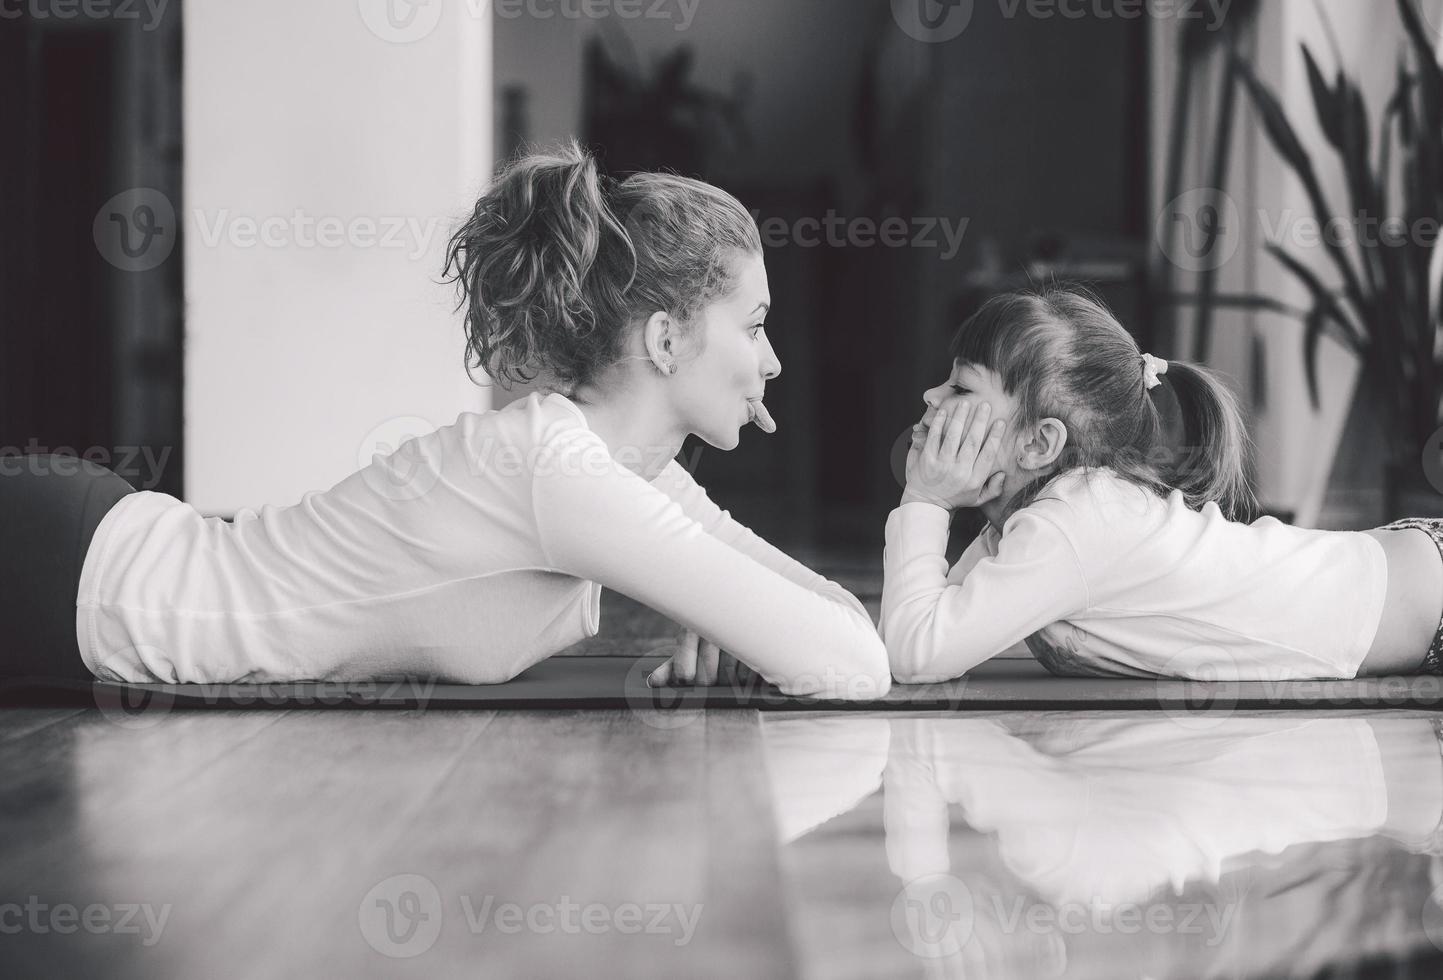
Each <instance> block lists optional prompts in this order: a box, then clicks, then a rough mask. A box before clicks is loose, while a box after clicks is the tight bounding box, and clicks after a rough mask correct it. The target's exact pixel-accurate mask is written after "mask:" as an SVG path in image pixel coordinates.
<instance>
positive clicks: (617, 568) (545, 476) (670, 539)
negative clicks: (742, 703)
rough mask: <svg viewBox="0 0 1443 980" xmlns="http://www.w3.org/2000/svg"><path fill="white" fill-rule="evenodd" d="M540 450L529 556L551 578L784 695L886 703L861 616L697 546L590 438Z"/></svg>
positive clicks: (691, 532)
mask: <svg viewBox="0 0 1443 980" xmlns="http://www.w3.org/2000/svg"><path fill="white" fill-rule="evenodd" d="M552 449H553V450H554V452H553V456H552V458H550V459H548V460H546V461H545V462H544V463H542V464H540V465H538V468H537V471H536V475H535V478H534V480H533V484H532V503H533V506H534V508H535V517H536V527H537V534H538V538H539V541H540V544H541V549H542V551H543V553H545V555H546V556H547V560H548V561H549V562H550V563H551V564H552V565H553V566H554V567H555V568H556V569H557V570H558V571H561V572H564V573H566V574H569V575H575V576H577V577H579V578H585V579H589V580H591V581H595V582H600V583H601V584H602V585H604V586H606V587H608V588H611V589H614V590H616V591H618V592H621V593H624V594H626V595H628V596H630V597H631V598H633V599H635V600H637V601H638V602H642V603H645V604H646V605H648V606H650V607H651V608H653V609H655V610H657V611H658V612H660V613H662V614H663V615H665V616H667V617H669V618H671V619H673V620H675V621H676V622H677V623H680V624H681V625H683V626H685V627H687V628H689V629H692V630H695V631H696V632H697V634H699V635H700V636H704V637H706V638H707V639H709V640H711V641H712V642H713V643H716V644H717V645H718V646H719V647H721V648H722V649H724V650H726V651H727V652H729V653H731V654H732V655H733V656H734V657H736V658H737V659H739V660H741V661H742V662H744V663H746V664H748V665H750V666H751V667H753V668H754V669H755V670H756V671H757V672H758V673H760V674H761V675H762V677H764V678H765V679H766V680H768V681H770V682H771V683H773V684H776V685H777V687H778V688H780V689H781V691H782V692H783V693H784V694H789V695H815V696H817V697H824V698H839V699H849V700H853V699H870V698H876V697H880V696H881V695H883V694H885V693H886V692H887V689H888V688H889V687H890V685H891V674H890V672H889V670H888V667H887V654H886V649H885V647H883V645H882V640H881V637H880V636H879V635H878V633H877V631H876V628H875V627H874V626H873V625H872V621H871V618H870V617H868V616H866V615H865V613H864V614H863V615H862V616H858V615H857V613H856V612H855V611H854V610H853V609H850V608H848V607H847V605H845V604H843V603H840V602H837V601H834V600H833V599H831V598H828V597H827V596H824V595H819V594H817V593H816V592H813V591H811V590H810V589H808V588H807V587H805V586H804V585H801V584H798V583H797V582H795V581H792V580H791V579H790V578H788V577H787V576H785V575H783V574H780V573H779V572H777V571H775V570H773V569H772V568H769V567H767V565H766V564H763V563H762V562H761V561H759V560H758V559H757V558H754V557H752V556H751V555H748V554H745V553H743V552H742V551H739V550H737V548H735V547H733V546H732V545H731V544H729V543H727V542H726V541H724V540H720V539H719V538H717V537H715V536H713V535H712V534H709V533H708V532H707V530H706V528H705V527H704V526H703V525H702V524H701V523H700V522H698V521H696V520H694V519H693V518H691V517H689V516H688V515H687V513H686V512H685V510H684V509H683V508H682V506H681V505H680V504H678V503H677V502H676V501H675V500H673V499H672V498H671V497H670V496H669V495H668V494H667V493H665V492H663V491H662V490H660V489H658V488H657V487H655V486H653V485H652V484H650V483H648V482H647V481H646V480H644V479H642V478H641V477H640V476H638V475H637V474H635V473H633V472H631V471H630V470H628V469H626V468H625V467H624V466H622V465H621V464H620V463H618V462H617V461H616V460H615V459H614V458H613V457H612V456H611V454H610V452H609V451H608V450H607V448H606V445H605V443H603V442H601V440H600V439H598V438H597V437H596V436H595V435H594V434H592V433H589V432H586V431H584V430H574V431H572V432H569V433H565V434H563V435H562V436H560V437H558V438H557V439H556V440H555V442H554V443H553V444H552ZM733 533H734V534H735V532H733ZM773 560H775V558H774V559H773ZM788 561H790V559H788ZM818 578H820V576H818ZM823 581H825V580H823Z"/></svg>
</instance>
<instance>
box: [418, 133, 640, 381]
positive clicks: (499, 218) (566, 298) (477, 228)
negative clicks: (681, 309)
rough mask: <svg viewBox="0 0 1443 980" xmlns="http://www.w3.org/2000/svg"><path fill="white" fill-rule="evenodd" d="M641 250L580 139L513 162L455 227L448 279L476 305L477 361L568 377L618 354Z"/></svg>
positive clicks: (490, 370)
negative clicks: (615, 211)
mask: <svg viewBox="0 0 1443 980" xmlns="http://www.w3.org/2000/svg"><path fill="white" fill-rule="evenodd" d="M635 269H636V252H635V249H634V248H633V246H632V243H631V239H630V238H629V237H628V235H627V232H626V229H625V228H624V227H623V226H622V225H621V223H620V222H619V221H618V220H617V218H616V216H615V215H614V214H613V213H612V209H611V207H610V205H609V204H608V201H607V195H606V192H605V190H604V188H603V184H602V178H601V176H600V175H599V174H598V173H597V169H596V162H595V161H594V160H593V159H592V158H591V156H590V155H589V154H587V153H586V152H585V151H583V150H582V149H581V148H580V147H579V146H578V145H577V144H576V142H575V141H574V140H572V141H569V142H568V143H566V144H565V145H564V146H563V147H562V148H561V149H560V150H559V151H558V152H557V153H555V154H554V155H534V156H527V157H523V158H521V159H519V160H517V161H515V162H514V163H513V164H511V165H510V166H509V167H507V168H506V169H505V170H503V171H502V172H501V173H500V174H499V175H498V177H497V178H496V181H495V183H494V185H493V186H492V187H491V189H490V190H489V191H488V192H487V193H486V194H485V195H483V196H482V197H481V199H480V200H478V201H477V202H476V206H475V208H474V209H473V210H472V212H471V215H470V217H469V218H467V220H466V221H465V223H464V224H463V225H462V226H461V227H460V229H458V230H457V232H456V233H455V235H453V236H452V238H451V242H450V246H449V248H448V249H447V253H446V266H445V270H444V278H443V281H446V282H450V281H455V282H456V283H457V292H458V293H459V296H460V298H459V301H458V303H457V308H458V309H459V308H460V307H461V306H464V307H465V308H466V322H465V329H466V348H467V350H466V369H467V374H468V375H469V374H470V370H471V368H472V367H473V366H479V367H481V368H483V369H484V370H485V371H486V373H487V374H489V375H490V376H491V377H492V378H497V379H499V380H501V381H502V382H503V387H507V386H509V384H508V383H509V382H511V381H520V382H523V383H524V382H528V381H531V380H532V379H534V378H535V377H536V376H537V375H538V374H539V373H540V372H542V371H545V372H546V373H548V374H549V375H551V376H552V377H551V378H550V379H548V380H551V381H553V382H555V383H557V384H559V385H560V386H563V387H568V388H569V387H571V386H574V385H575V384H577V383H579V382H583V381H587V380H589V379H590V375H591V374H592V372H593V371H594V369H595V366H596V365H598V364H605V363H609V362H610V361H612V360H615V358H616V357H617V356H619V353H620V350H621V346H622V342H623V335H624V331H623V328H624V327H625V325H626V316H625V311H626V304H625V302H624V299H623V296H624V294H625V292H626V290H627V288H628V286H629V285H630V283H631V280H632V278H633V277H634V275H635Z"/></svg>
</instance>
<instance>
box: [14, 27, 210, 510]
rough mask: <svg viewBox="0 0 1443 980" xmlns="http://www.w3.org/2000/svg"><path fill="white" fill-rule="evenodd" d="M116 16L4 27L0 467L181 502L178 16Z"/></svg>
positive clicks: (179, 33) (181, 336) (181, 267)
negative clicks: (76, 469) (49, 461)
mask: <svg viewBox="0 0 1443 980" xmlns="http://www.w3.org/2000/svg"><path fill="white" fill-rule="evenodd" d="M126 10H127V5H107V6H99V7H96V8H94V11H93V12H92V13H90V14H88V13H87V11H86V9H85V8H84V7H83V6H82V7H78V8H77V9H76V10H74V11H70V10H69V9H68V8H66V13H67V14H70V15H71V16H66V17H61V16H60V9H59V8H57V9H56V10H53V11H51V10H40V11H39V12H38V13H37V8H35V7H34V6H33V5H20V6H17V7H16V8H15V9H14V10H13V11H12V14H13V15H14V16H9V17H7V18H6V19H5V20H3V21H0V78H3V80H4V91H5V92H6V99H5V103H6V105H5V109H4V110H3V111H4V113H5V115H4V121H3V123H0V186H3V187H4V194H3V202H0V454H16V453H35V452H58V453H61V454H67V455H79V456H85V457H87V458H89V459H93V460H95V461H96V462H99V463H102V464H103V465H107V466H109V467H111V468H112V469H114V470H115V471H116V472H118V473H119V474H120V475H121V476H123V477H125V478H126V479H127V480H129V481H130V482H131V483H132V484H133V485H134V486H136V487H137V488H138V489H143V490H159V491H163V492H166V493H172V494H175V495H177V496H179V495H180V494H181V492H182V489H183V488H182V451H181V437H182V424H181V421H182V420H181V415H182V401H181V392H182V388H181V381H182V377H181V375H182V364H183V362H182V357H181V351H182V339H183V335H182V325H183V319H182V311H183V305H182V289H183V278H182V272H183V250H182V248H181V247H180V246H181V243H180V241H179V232H180V222H179V221H178V217H177V216H178V215H179V214H180V213H181V212H180V200H181V169H180V168H181V110H180V107H181V98H180V92H181V30H180V14H181V9H180V4H179V3H178V2H175V0H172V2H171V3H168V4H165V5H162V6H161V8H160V11H159V12H154V11H144V10H143V8H142V9H140V10H137V11H136V16H124V15H123V12H124V11H126ZM39 14H44V16H40V15H39Z"/></svg>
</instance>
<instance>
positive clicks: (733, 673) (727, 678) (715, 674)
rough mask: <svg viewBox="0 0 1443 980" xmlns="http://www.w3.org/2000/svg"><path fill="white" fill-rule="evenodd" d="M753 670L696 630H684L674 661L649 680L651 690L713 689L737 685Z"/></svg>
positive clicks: (653, 673)
mask: <svg viewBox="0 0 1443 980" xmlns="http://www.w3.org/2000/svg"><path fill="white" fill-rule="evenodd" d="M750 674H751V668H749V667H747V666H746V665H745V664H743V663H742V662H741V661H739V660H737V659H736V658H735V657H733V656H732V655H731V654H729V653H727V652H725V651H724V650H722V649H721V648H720V647H718V646H717V645H716V644H715V643H713V642H712V641H711V640H706V639H703V638H702V637H700V636H698V635H697V634H696V631H695V630H689V629H686V628H685V627H683V628H682V636H681V641H680V644H679V645H678V647H677V650H676V652H675V653H673V654H672V655H671V658H670V659H669V660H667V662H666V663H664V664H662V665H661V666H660V667H658V668H656V670H653V671H652V672H651V673H650V674H649V675H648V676H647V678H646V684H647V686H648V687H692V686H695V687H710V686H712V685H713V684H717V683H738V682H741V681H743V680H744V679H746V678H747V677H748V676H749V675H750Z"/></svg>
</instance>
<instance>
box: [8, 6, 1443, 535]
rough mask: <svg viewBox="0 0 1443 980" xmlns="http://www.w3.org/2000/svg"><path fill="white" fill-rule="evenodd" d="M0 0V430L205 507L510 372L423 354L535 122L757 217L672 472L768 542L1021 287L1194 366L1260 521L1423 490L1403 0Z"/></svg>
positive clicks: (301, 480)
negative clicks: (1244, 447) (763, 331)
mask: <svg viewBox="0 0 1443 980" xmlns="http://www.w3.org/2000/svg"><path fill="white" fill-rule="evenodd" d="M0 14H3V16H0V75H3V80H4V82H5V90H6V91H7V93H10V98H8V99H7V100H5V106H4V108H3V110H0V111H3V112H4V113H5V115H4V117H3V130H4V132H3V136H0V187H3V188H4V192H3V193H4V196H3V210H0V249H3V256H0V321H3V331H0V454H5V453H17V452H57V451H59V452H66V451H70V452H74V453H77V454H84V455H87V456H89V457H90V458H93V459H96V460H97V461H99V462H102V463H105V464H106V465H109V466H111V468H112V469H115V470H116V471H117V472H119V473H120V474H121V475H122V476H125V477H126V478H127V479H129V480H130V481H131V482H132V483H133V484H134V485H136V486H137V487H139V488H141V489H151V490H161V491H164V492H168V493H172V494H176V495H178V496H181V497H183V498H185V499H186V500H188V501H190V502H191V503H193V504H194V505H195V506H196V507H197V508H199V509H200V510H201V511H202V512H203V513H207V514H220V515H228V514H231V513H234V512H235V511H236V510H238V509H240V508H242V507H259V506H260V505H262V504H265V503H274V504H289V503H294V502H296V501H298V500H299V499H300V496H301V495H302V494H303V493H304V492H306V491H308V490H314V489H324V488H326V487H329V486H331V485H332V484H334V483H335V482H337V481H338V480H340V479H341V478H343V477H344V476H346V475H347V474H348V473H350V472H352V471H353V470H354V469H356V468H357V467H359V466H361V465H365V464H366V463H367V462H369V460H370V458H371V455H372V453H374V452H376V451H381V450H385V449H388V448H394V446H395V445H396V444H398V443H399V441H400V440H401V439H403V438H405V437H406V436H407V435H411V434H415V433H417V432H420V431H425V430H427V429H429V428H433V427H435V426H439V425H444V424H448V423H449V422H451V421H453V420H454V419H455V417H456V414H457V413H458V412H462V411H484V410H486V409H488V408H493V407H500V406H502V405H504V404H506V403H507V402H509V401H511V400H513V399H515V398H517V397H522V396H524V395H525V394H526V393H527V389H526V388H524V387H518V388H513V389H512V390H509V391H508V390H505V389H503V388H501V387H499V386H486V385H477V384H475V383H473V382H472V381H471V380H469V379H468V378H467V377H466V374H465V372H464V369H463V359H462V354H463V347H464V344H463V338H462V333H461V323H460V317H459V314H457V313H456V312H455V311H454V309H453V302H454V295H453V293H452V292H451V290H450V288H449V287H443V286H442V285H440V284H439V283H438V279H439V276H440V270H441V265H442V253H443V249H444V245H445V241H446V238H447V237H448V236H449V234H450V231H451V229H452V228H453V227H454V224H455V223H456V222H457V221H458V220H459V219H460V218H461V217H462V216H463V215H464V214H465V213H466V212H467V211H468V210H469V208H470V206H471V204H472V202H473V201H474V199H475V197H476V195H477V194H479V193H480V192H481V191H482V190H483V189H484V188H485V186H486V184H487V181H488V179H489V177H490V175H491V174H492V173H493V172H494V171H495V169H496V167H497V166H498V165H500V164H501V163H502V162H504V161H505V160H506V159H507V158H509V157H510V156H511V155H513V154H515V153H517V152H521V151H523V150H524V149H526V148H528V147H533V146H542V147H544V146H545V145H547V144H550V143H553V142H555V141H558V140H561V139H564V138H566V137H568V136H576V137H578V138H580V139H581V140H582V141H583V142H584V143H585V144H586V145H587V146H589V147H590V148H591V149H592V150H593V151H594V152H596V153H597V154H598V155H599V156H600V158H601V160H602V163H603V165H604V166H605V168H606V169H607V170H608V171H610V172H612V173H613V174H616V175H618V176H620V175H623V174H625V173H628V172H631V171H634V170H639V169H647V170H651V169H670V170H673V171H676V172H679V173H684V174H688V175H692V176H698V177H701V178H703V179H706V180H709V181H712V182H714V183H716V184H719V185H720V186H722V187H724V188H726V189H727V190H729V191H731V192H732V193H733V194H735V195H736V196H737V197H738V198H740V199H741V200H742V202H743V203H744V204H745V205H746V206H747V207H748V208H750V209H752V210H753V212H754V213H755V214H756V215H757V217H758V221H759V224H760V225H761V229H762V233H763V240H764V242H765V243H766V245H767V254H766V261H767V267H768V272H769V275H770V279H771V288H772V293H773V300H774V304H773V312H772V314H771V317H770V319H769V331H768V332H769V335H770V336H771V338H772V341H773V344H774V345H775V347H776V350H777V353H778V355H779V356H780V358H781V360H782V364H783V371H782V374H781V376H780V377H779V378H778V379H777V380H776V381H775V382H773V383H772V385H771V386H770V387H769V392H770V393H769V398H768V404H769V407H770V408H771V410H772V413H773V415H774V416H775V417H776V419H777V421H778V426H779V428H778V431H777V432H776V433H775V434H774V435H772V436H766V435H763V434H762V433H761V432H760V431H759V430H756V429H754V428H751V429H748V430H747V431H746V432H745V433H744V434H743V437H742V443H741V446H740V447H739V448H738V449H736V450H735V451H733V452H731V453H723V452H720V451H718V450H714V449H711V448H710V447H704V446H700V447H698V446H689V447H688V450H687V451H686V455H685V461H686V463H687V465H688V466H689V467H690V468H692V469H693V471H694V473H695V475H696V476H697V478H698V479H699V480H700V481H701V482H702V483H703V484H704V485H705V486H707V487H708V489H709V490H710V492H711V493H712V496H713V497H714V498H715V499H716V500H717V501H718V503H720V504H721V505H722V506H724V507H726V508H728V509H730V510H731V511H732V513H733V515H734V516H736V517H737V518H738V519H739V520H742V521H743V522H745V523H747V524H750V525H751V526H753V527H754V528H755V529H756V530H757V531H758V532H759V533H762V534H764V535H765V536H767V537H769V538H772V539H773V540H775V541H776V542H777V543H778V544H780V545H782V546H784V547H786V548H788V549H789V550H791V551H792V552H793V553H794V554H798V555H806V554H808V553H810V552H813V551H817V550H829V549H832V550H838V551H850V550H855V551H857V552H859V553H865V552H866V551H867V550H869V549H876V548H879V547H880V545H881V541H882V527H883V521H884V519H885V517H886V514H887V512H888V510H890V509H891V508H892V507H893V506H895V505H896V502H897V499H898V497H899V496H900V492H901V487H900V484H899V482H898V479H897V475H896V464H897V462H898V458H897V453H896V451H897V449H898V448H899V445H902V443H900V442H899V440H901V439H902V437H904V436H905V434H906V432H907V430H908V428H909V427H910V425H911V424H912V423H913V422H914V421H915V420H916V419H917V417H918V416H919V415H920V414H921V411H922V408H923V406H922V402H921V396H922V392H923V391H924V390H925V389H926V388H928V387H930V386H932V385H935V384H937V383H939V382H940V381H941V380H943V379H944V378H945V377H946V375H947V372H948V364H947V360H946V347H947V342H948V340H949V338H950V337H951V335H952V333H953V332H954V330H955V329H956V327H957V325H958V324H959V323H960V322H961V321H962V319H964V318H965V317H966V315H967V314H968V313H969V312H970V311H971V310H973V309H975V308H976V306H977V305H978V304H979V303H980V302H981V301H982V300H983V299H985V298H986V297H987V296H988V295H989V294H991V293H993V292H996V291H999V290H1003V289H1009V288H1015V287H1017V286H1024V285H1027V284H1030V283H1035V284H1041V283H1048V282H1054V281H1073V280H1076V281H1081V282H1085V283H1088V284H1090V285H1091V286H1092V287H1093V288H1095V289H1096V290H1097V291H1098V292H1100V293H1101V294H1102V295H1103V296H1104V297H1105V298H1106V299H1107V300H1108V302H1109V303H1110V304H1111V305H1112V306H1113V308H1114V309H1115V310H1116V311H1117V313H1118V315H1119V316H1120V317H1121V319H1122V320H1123V322H1124V324H1125V325H1126V326H1127V327H1128V328H1129V329H1130V330H1132V331H1133V332H1134V334H1135V335H1136V337H1137V339H1138V342H1139V344H1141V345H1142V347H1143V349H1144V350H1150V351H1151V352H1152V353H1154V354H1156V355H1158V356H1160V357H1164V358H1188V359H1195V360H1199V361H1202V362H1204V363H1207V364H1209V365H1211V366H1213V367H1215V368H1217V369H1218V370H1219V371H1221V372H1223V373H1224V374H1225V375H1226V376H1227V378H1228V379H1229V380H1230V382H1231V383H1232V384H1233V386H1234V388H1235V390H1236V391H1237V393H1238V395H1239V398H1240V400H1241V401H1242V403H1243V405H1244V407H1245V409H1246V411H1247V414H1248V419H1249V425H1250V430H1251V432H1252V435H1253V438H1254V440H1255V443H1256V446H1257V456H1256V474H1255V475H1256V480H1257V484H1258V489H1259V493H1260V496H1261V499H1262V502H1263V504H1264V507H1265V508H1266V510H1267V512H1269V513H1272V514H1275V515H1277V516H1280V517H1283V518H1285V519H1288V520H1292V521H1295V522H1297V523H1300V524H1305V525H1310V526H1325V527H1339V528H1362V527H1371V526H1375V525H1377V524H1381V523H1383V522H1384V521H1386V520H1388V519H1391V518H1392V517H1395V516H1403V514H1425V513H1440V512H1443V511H1440V508H1439V502H1440V500H1443V497H1440V491H1443V460H1440V457H1439V451H1440V448H1443V438H1440V436H1439V433H1438V424H1439V415H1438V405H1439V401H1440V394H1443V388H1440V385H1443V366H1440V365H1443V362H1440V361H1439V360H1438V352H1437V350H1436V345H1437V338H1438V333H1439V331H1438V329H1437V325H1438V292H1439V288H1438V287H1439V284H1440V282H1443V251H1440V250H1438V249H1436V248H1435V247H1434V245H1435V242H1436V238H1437V229H1438V219H1439V218H1440V217H1443V72H1440V70H1439V68H1438V60H1437V58H1438V50H1439V45H1440V33H1439V30H1438V26H1439V25H1443V0H1379V2H1377V3H1367V4H1365V3H1358V2H1356V0H1269V2H1267V3H1259V2H1256V0H1252V2H1249V0H1231V2H1230V3H1229V2H1227V0H1167V2H1162V0H415V2H412V0H308V2H306V3H304V4H296V3H290V2H285V0H245V2H221V0H187V2H185V3H181V2H180V0H147V2H136V3H130V2H128V0H127V2H120V0H116V2H113V3H102V2H100V0H95V2H92V3H89V4H85V5H81V4H79V3H74V2H70V0H24V2H23V3H19V2H17V3H12V4H9V5H6V6H4V7H3V8H0ZM1429 221H1431V222H1432V224H1431V226H1430V225H1429V224H1428V222H1429ZM1310 222H1311V223H1310ZM1390 223H1394V224H1396V226H1397V227H1401V229H1402V231H1401V233H1400V234H1398V235H1393V236H1390V235H1389V234H1387V231H1388V228H1389V227H1390V226H1392V225H1390ZM1395 230H1396V228H1395ZM478 380H483V381H484V380H485V379H478ZM1166 388H1167V386H1166V385H1164V386H1163V388H1162V389H1159V391H1160V392H1165V391H1166ZM1162 397H1163V398H1164V402H1166V399H1167V398H1168V397H1169V396H1166V395H1163V396H1162ZM1165 410H1166V409H1165ZM960 543H961V544H965V543H966V542H965V540H963V541H961V542H960Z"/></svg>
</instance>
